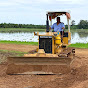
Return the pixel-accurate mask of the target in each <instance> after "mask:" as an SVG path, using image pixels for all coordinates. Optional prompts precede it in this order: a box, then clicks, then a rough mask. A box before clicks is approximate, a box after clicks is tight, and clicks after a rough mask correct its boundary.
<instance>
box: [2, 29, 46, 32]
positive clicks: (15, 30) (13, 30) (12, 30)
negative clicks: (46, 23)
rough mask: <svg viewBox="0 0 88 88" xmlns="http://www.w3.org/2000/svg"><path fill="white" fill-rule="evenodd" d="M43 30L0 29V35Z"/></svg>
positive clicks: (40, 30)
mask: <svg viewBox="0 0 88 88" xmlns="http://www.w3.org/2000/svg"><path fill="white" fill-rule="evenodd" d="M44 31H45V29H32V28H31V29H29V28H0V32H1V33H14V32H44Z"/></svg>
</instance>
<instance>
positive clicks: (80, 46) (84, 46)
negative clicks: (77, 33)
mask: <svg viewBox="0 0 88 88" xmlns="http://www.w3.org/2000/svg"><path fill="white" fill-rule="evenodd" d="M69 47H75V48H88V43H75V44H71V45H69Z"/></svg>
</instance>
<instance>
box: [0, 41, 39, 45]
mask: <svg viewBox="0 0 88 88" xmlns="http://www.w3.org/2000/svg"><path fill="white" fill-rule="evenodd" d="M0 43H4V44H24V45H38V42H21V41H0Z"/></svg>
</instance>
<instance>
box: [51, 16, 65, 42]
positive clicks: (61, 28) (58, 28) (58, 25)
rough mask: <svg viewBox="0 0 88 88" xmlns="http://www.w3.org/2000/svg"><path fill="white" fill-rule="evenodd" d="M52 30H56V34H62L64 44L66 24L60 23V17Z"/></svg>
mask: <svg viewBox="0 0 88 88" xmlns="http://www.w3.org/2000/svg"><path fill="white" fill-rule="evenodd" d="M50 29H54V32H60V34H61V42H62V39H63V34H64V29H65V25H64V23H62V22H60V17H57V22H56V23H54V24H53V25H52V26H51V27H50Z"/></svg>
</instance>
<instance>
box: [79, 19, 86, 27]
mask: <svg viewBox="0 0 88 88" xmlns="http://www.w3.org/2000/svg"><path fill="white" fill-rule="evenodd" d="M78 28H79V29H88V21H87V20H80V22H79V24H78Z"/></svg>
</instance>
